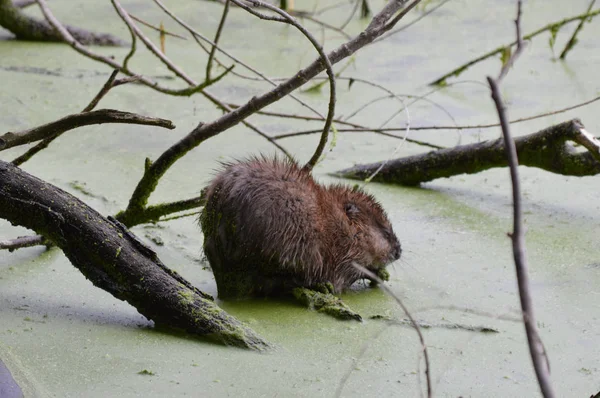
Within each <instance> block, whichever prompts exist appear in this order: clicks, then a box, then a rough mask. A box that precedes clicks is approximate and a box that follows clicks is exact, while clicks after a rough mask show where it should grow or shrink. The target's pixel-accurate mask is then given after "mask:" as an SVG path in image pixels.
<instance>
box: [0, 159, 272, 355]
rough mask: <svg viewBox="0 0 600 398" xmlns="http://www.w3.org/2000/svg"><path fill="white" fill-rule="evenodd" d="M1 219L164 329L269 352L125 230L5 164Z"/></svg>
mask: <svg viewBox="0 0 600 398" xmlns="http://www.w3.org/2000/svg"><path fill="white" fill-rule="evenodd" d="M0 217H2V218H4V219H6V220H8V221H10V222H11V223H13V224H15V225H21V226H23V227H26V228H30V229H33V230H34V231H36V232H38V233H41V234H42V235H44V236H45V237H46V238H47V239H49V240H50V241H52V242H53V243H54V244H56V245H57V246H58V247H60V248H61V249H62V250H63V252H64V253H65V255H66V256H67V257H68V258H69V260H70V261H71V263H72V264H73V265H74V266H75V267H77V268H78V269H79V270H80V271H81V272H82V273H83V274H84V275H85V276H86V277H87V278H88V279H89V280H90V281H91V282H92V283H93V284H94V285H96V286H97V287H99V288H101V289H104V290H106V291H107V292H109V293H111V294H112V295H113V296H114V297H116V298H118V299H121V300H125V301H127V302H128V303H129V304H131V305H133V306H134V307H136V308H137V310H138V311H139V312H140V313H141V314H142V315H144V316H146V317H147V318H148V319H151V320H153V321H154V322H155V323H156V324H160V325H163V326H166V327H171V328H176V329H182V330H185V331H187V332H189V333H191V334H194V335H207V334H208V335H212V336H214V337H215V338H216V339H218V340H219V341H221V342H223V343H225V344H230V345H235V346H240V347H246V348H252V349H258V350H260V349H264V348H267V347H268V343H266V342H265V341H264V340H263V339H261V338H260V337H259V336H258V335H257V334H256V333H254V332H253V331H252V330H251V329H249V328H247V327H245V326H244V325H242V324H241V323H240V322H239V321H238V320H236V319H235V318H233V317H231V316H230V315H228V314H227V313H226V312H225V311H223V310H222V309H220V308H219V307H218V306H217V305H215V303H214V302H213V301H212V298H211V297H210V296H208V295H206V294H205V293H202V292H201V291H200V290H198V289H197V288H195V287H194V286H193V285H191V284H190V283H189V282H188V281H186V280H185V279H183V278H182V277H181V276H179V275H178V274H177V273H175V272H174V271H171V270H170V269H169V268H167V267H166V266H165V265H164V264H163V263H162V262H161V261H160V260H159V259H158V257H157V256H156V253H154V252H153V251H152V250H151V249H150V248H148V247H147V246H146V245H144V244H143V243H142V242H140V241H139V240H138V239H137V238H136V237H135V236H134V235H133V234H132V233H131V232H129V231H128V230H127V229H126V228H125V227H124V226H123V225H122V224H121V223H119V222H117V221H116V220H114V219H111V218H109V219H106V218H104V217H102V216H101V215H100V214H99V213H97V212H96V211H95V210H93V209H91V208H90V207H88V206H86V205H85V204H84V203H83V202H81V201H80V200H78V199H77V198H75V197H73V196H71V195H70V194H68V193H66V192H64V191H62V190H60V189H58V188H56V187H54V186H52V185H51V184H48V183H46V182H44V181H41V180H39V179H37V178H36V177H33V176H31V175H29V174H27V173H25V172H24V171H22V170H21V169H19V168H17V167H15V166H13V165H11V164H10V163H6V162H3V161H0Z"/></svg>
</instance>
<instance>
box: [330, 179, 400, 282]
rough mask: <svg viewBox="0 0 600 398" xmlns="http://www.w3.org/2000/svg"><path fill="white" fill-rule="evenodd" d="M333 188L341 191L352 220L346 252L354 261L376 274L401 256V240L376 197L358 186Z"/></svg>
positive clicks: (345, 211)
mask: <svg viewBox="0 0 600 398" xmlns="http://www.w3.org/2000/svg"><path fill="white" fill-rule="evenodd" d="M332 191H334V192H336V191H337V192H336V194H337V195H336V196H338V198H339V199H340V200H341V205H342V206H343V211H344V213H345V215H346V219H347V221H348V224H347V226H348V230H347V234H348V235H347V238H348V239H349V240H350V242H349V250H348V253H344V254H345V255H346V256H347V258H348V259H349V260H350V261H351V262H352V263H353V264H354V265H358V266H360V267H364V268H366V269H368V270H369V271H371V272H373V273H375V274H377V273H378V271H379V270H380V269H382V268H384V267H385V266H386V265H387V264H389V263H391V262H393V261H395V260H398V259H399V258H400V255H401V253H402V249H401V247H400V242H399V241H398V238H397V237H396V234H394V230H393V229H392V225H391V223H390V221H389V220H388V218H387V215H386V213H385V211H384V210H383V208H382V207H381V205H380V204H379V203H378V202H377V201H376V200H375V198H373V196H371V195H369V194H367V193H365V192H363V191H362V190H360V189H359V188H357V187H355V188H349V187H342V186H336V187H333V188H332ZM361 274H362V273H361ZM360 277H363V278H365V277H367V276H365V275H360ZM367 278H368V277H367ZM368 279H371V278H368Z"/></svg>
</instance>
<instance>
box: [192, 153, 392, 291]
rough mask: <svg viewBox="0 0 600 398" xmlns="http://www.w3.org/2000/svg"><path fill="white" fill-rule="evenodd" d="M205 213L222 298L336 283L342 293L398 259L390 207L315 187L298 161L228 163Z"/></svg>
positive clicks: (211, 191)
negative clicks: (366, 271) (367, 271)
mask: <svg viewBox="0 0 600 398" xmlns="http://www.w3.org/2000/svg"><path fill="white" fill-rule="evenodd" d="M206 198H207V200H206V206H205V208H204V210H203V212H202V215H201V226H202V230H203V232H204V236H205V238H204V251H205V253H206V256H207V258H208V260H209V262H210V264H211V266H212V268H213V272H214V274H215V279H216V281H217V287H218V290H219V296H220V297H221V298H228V297H243V296H252V295H263V294H275V293H282V292H285V291H287V290H290V289H291V288H293V287H295V286H312V285H315V284H318V283H326V282H331V283H332V284H333V285H334V286H335V288H336V290H342V289H343V288H346V287H348V286H349V285H350V284H351V283H353V282H354V281H355V280H357V279H359V278H361V277H364V275H363V274H362V273H361V272H360V271H358V270H357V269H356V267H355V265H357V264H358V265H360V266H364V267H366V268H369V269H371V270H377V269H379V268H381V267H384V266H385V265H386V264H387V263H389V262H390V261H393V260H395V259H397V258H398V257H399V256H400V244H399V242H398V240H397V238H396V237H395V235H394V234H393V231H392V228H391V225H390V224H389V221H388V220H387V217H386V215H385V212H384V211H383V209H381V207H380V206H379V204H378V203H377V202H376V201H375V200H374V199H373V198H372V197H371V196H369V195H367V194H365V193H363V192H362V191H360V190H353V189H350V188H347V187H344V186H334V187H331V188H326V187H323V186H321V185H319V184H317V183H316V182H315V181H314V180H313V178H312V176H311V175H310V173H309V172H307V171H305V170H302V169H301V168H300V167H299V166H298V165H297V164H296V163H295V162H293V161H287V160H278V159H275V158H264V157H263V158H251V159H249V160H246V161H242V162H238V163H231V164H226V165H225V168H224V170H223V171H222V172H221V173H219V174H218V175H217V177H216V178H215V179H214V180H213V182H212V183H211V184H210V185H209V187H208V190H207V194H206Z"/></svg>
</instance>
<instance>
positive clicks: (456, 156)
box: [335, 119, 600, 185]
mask: <svg viewBox="0 0 600 398" xmlns="http://www.w3.org/2000/svg"><path fill="white" fill-rule="evenodd" d="M582 130H583V125H582V124H581V122H580V121H579V120H577V119H574V120H571V121H568V122H564V123H561V124H557V125H555V126H551V127H548V128H546V129H544V130H542V131H539V132H537V133H534V134H531V135H527V136H522V137H517V138H515V139H514V141H515V145H516V148H517V154H518V156H519V162H520V164H521V165H522V166H529V167H537V168H540V169H543V170H546V171H550V172H552V173H556V174H562V175H572V176H580V177H581V176H592V175H598V174H600V155H598V147H597V145H598V144H595V143H594V140H595V139H593V137H591V135H589V133H587V134H588V136H589V137H591V138H588V139H587V140H586V138H585V135H584V134H582ZM583 131H585V130H583ZM580 140H584V141H587V143H586V145H587V146H590V148H592V149H593V148H594V147H596V150H595V152H593V151H590V152H578V151H577V150H576V149H575V148H574V147H573V146H572V145H570V144H569V143H568V141H575V142H577V143H581V142H584V141H581V142H580ZM595 142H596V143H597V142H598V141H597V140H595ZM383 163H384V162H377V163H371V164H366V165H356V166H354V167H351V168H348V169H345V170H341V171H338V172H337V173H335V175H336V176H338V177H344V178H352V179H359V180H362V179H365V178H367V177H368V176H370V175H371V174H372V173H373V172H374V171H375V170H377V169H378V168H379V167H381V165H382V164H383ZM507 165H508V163H507V160H506V155H505V148H504V142H503V140H502V139H497V140H493V141H484V142H480V143H477V144H471V145H461V146H457V147H454V148H448V149H440V150H438V151H432V152H428V153H424V154H421V155H414V156H408V157H405V158H400V159H396V160H391V161H389V162H387V164H385V166H384V167H383V168H382V169H381V171H380V172H379V173H378V174H377V176H376V177H375V178H374V179H373V181H379V182H388V183H395V184H402V185H418V184H421V183H424V182H428V181H432V180H435V179H437V178H445V177H452V176H455V175H459V174H475V173H479V172H481V171H484V170H488V169H491V168H495V167H506V166H507Z"/></svg>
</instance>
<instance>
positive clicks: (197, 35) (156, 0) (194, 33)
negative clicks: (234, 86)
mask: <svg viewBox="0 0 600 398" xmlns="http://www.w3.org/2000/svg"><path fill="white" fill-rule="evenodd" d="M153 1H154V3H156V5H158V6H159V7H160V8H161V9H162V10H163V11H164V12H165V13H166V14H167V15H168V16H169V17H171V18H172V19H173V20H174V21H175V22H177V23H178V24H179V25H181V26H182V27H183V28H184V29H186V30H187V31H188V32H190V34H191V35H192V36H193V37H194V38H195V39H196V42H197V43H198V44H199V45H200V46H201V47H202V48H204V47H203V46H202V44H201V43H200V42H199V41H198V39H201V40H203V41H204V42H206V43H208V44H210V45H211V46H214V47H215V48H216V49H217V50H218V51H219V52H220V53H221V54H223V55H225V56H227V57H228V58H229V59H231V60H232V61H234V62H235V63H237V64H240V65H241V66H243V67H244V68H246V69H248V70H249V71H251V72H252V73H254V74H256V75H257V76H259V77H260V78H261V79H262V80H264V81H266V82H268V83H269V84H271V85H272V86H274V87H277V83H276V82H275V81H273V80H272V79H269V77H267V76H266V75H264V74H263V73H261V72H260V71H258V70H257V69H255V68H253V67H251V66H250V65H248V64H246V63H244V62H243V61H242V60H240V59H239V58H237V57H235V56H234V55H232V54H231V53H229V52H228V51H226V50H224V49H222V48H220V47H219V46H218V45H217V43H215V42H213V41H212V40H210V39H209V38H207V37H206V36H204V35H203V34H202V33H200V32H198V31H197V30H195V29H194V28H192V27H191V26H190V25H189V24H187V23H186V22H185V21H183V20H182V19H181V18H179V17H178V16H177V15H175V14H174V13H173V12H171V10H169V9H168V8H167V7H166V6H165V5H164V4H163V3H162V2H161V1H160V0H153ZM207 52H208V51H207ZM215 61H216V62H219V61H218V60H217V59H216V58H215ZM235 75H236V76H240V77H243V78H249V79H251V78H250V77H246V76H243V75H240V74H239V73H235ZM203 94H204V92H203ZM290 98H292V99H293V100H294V101H296V102H298V103H299V104H300V105H302V106H303V107H305V108H307V109H309V110H310V111H312V112H313V113H314V114H316V115H318V116H320V117H321V119H325V117H324V116H323V115H322V114H321V112H319V111H318V110H316V109H315V108H313V107H312V106H310V105H309V104H307V103H306V102H304V101H302V100H301V99H300V98H298V97H297V96H295V95H294V94H290Z"/></svg>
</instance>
